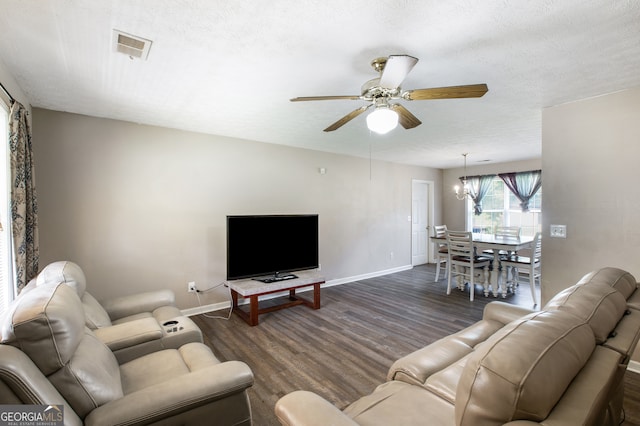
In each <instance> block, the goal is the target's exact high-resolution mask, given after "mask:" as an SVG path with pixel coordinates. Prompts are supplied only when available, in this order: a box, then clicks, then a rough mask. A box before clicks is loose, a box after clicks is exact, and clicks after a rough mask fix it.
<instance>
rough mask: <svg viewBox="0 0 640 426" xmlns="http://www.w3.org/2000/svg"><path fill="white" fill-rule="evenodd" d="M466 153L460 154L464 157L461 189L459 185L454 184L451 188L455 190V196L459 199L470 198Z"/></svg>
mask: <svg viewBox="0 0 640 426" xmlns="http://www.w3.org/2000/svg"><path fill="white" fill-rule="evenodd" d="M467 154H468V153H464V154H462V156H463V157H464V177H463V178H462V190H460V189H461V188H460V186H459V185H456V186H454V187H453V189H454V190H455V191H456V198H457V199H458V200H460V201H462V200H464V199H467V198H471V192H470V191H469V183H468V182H467Z"/></svg>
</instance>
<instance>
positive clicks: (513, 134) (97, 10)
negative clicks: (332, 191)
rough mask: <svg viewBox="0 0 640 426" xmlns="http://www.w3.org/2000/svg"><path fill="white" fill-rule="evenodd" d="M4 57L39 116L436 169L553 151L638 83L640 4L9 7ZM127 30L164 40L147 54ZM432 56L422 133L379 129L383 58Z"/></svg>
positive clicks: (496, 0)
mask: <svg viewBox="0 0 640 426" xmlns="http://www.w3.org/2000/svg"><path fill="white" fill-rule="evenodd" d="M0 28H2V32H3V35H2V37H0V60H1V61H2V62H3V63H4V65H5V68H6V69H7V71H8V72H9V73H10V74H11V75H12V76H13V77H14V78H15V80H16V81H17V83H18V84H19V85H20V87H21V88H22V89H23V92H24V93H25V94H26V96H27V97H28V99H29V102H30V103H31V105H32V106H34V107H41V108H48V109H53V110H60V111H69V112H74V113H80V114H86V115H91V116H98V117H109V118H114V119H122V120H127V121H132V122H138V123H145V124H151V125H159V126H165V127H171V128H179V129H184V130H191V131H197V132H204V133H210V134H217V135H224V136H231V137H237V138H243V139H250V140H256V141H263V142H268V143H276V144H285V145H291V146H297V147H304V148H310V149H315V150H320V151H329V152H336V153H342V154H348V155H355V156H361V157H367V158H368V157H369V156H371V157H372V158H374V159H383V160H388V161H394V162H401V163H409V164H416V165H424V166H430V167H437V168H450V167H460V166H461V163H462V157H461V154H462V153H464V152H468V153H469V165H473V164H474V162H476V161H483V160H490V161H492V162H503V161H511V160H520V159H530V158H539V157H540V155H541V110H542V109H543V108H545V107H548V106H553V105H558V104H562V103H566V102H570V101H574V100H578V99H584V98H588V97H593V96H598V95H602V94H605V93H611V92H614V91H618V90H622V89H625V88H630V87H634V86H640V1H636V0H590V1H584V0H556V1H554V0H536V1H530V0H521V1H515V0H514V1H508V0H483V1H476V0H447V1H444V0H439V1H436V0H419V1H411V0H226V1H225V0H215V1H214V0H135V1H134V0H108V1H107V0H101V1H98V0H49V1H41V0H0ZM114 29H118V30H121V31H124V32H127V33H130V34H134V35H137V36H140V37H143V38H147V39H151V40H152V41H153V44H152V47H151V51H150V54H149V57H148V60H147V61H138V60H130V59H129V58H128V57H127V56H126V55H123V54H120V53H116V52H115V51H114V48H113V30H114ZM390 54H408V55H412V56H415V57H417V58H419V59H420V61H419V62H418V64H417V65H416V66H415V68H414V69H413V71H412V72H411V73H410V74H409V76H408V77H407V79H406V80H405V82H404V84H403V89H405V90H408V89H418V88H428V87H439V86H452V85H465V84H475V83H486V84H487V85H488V86H489V92H488V93H487V94H486V95H485V96H484V97H482V98H475V99H455V100H454V99H448V100H430V101H404V102H403V105H404V106H405V107H407V108H408V109H409V110H410V111H411V112H412V113H413V114H414V115H415V116H416V117H418V118H419V119H420V120H421V121H422V123H423V124H422V125H421V126H419V127H417V128H415V129H411V130H405V129H403V128H402V127H400V126H399V127H398V128H397V129H395V130H393V131H392V132H390V133H389V134H387V135H384V136H380V135H375V134H370V133H369V131H368V130H367V128H366V123H365V114H363V115H361V116H359V117H357V118H355V119H354V120H352V121H351V122H349V123H347V124H346V125H344V126H343V127H342V128H340V129H338V130H336V131H334V132H329V133H325V132H323V131H322V130H323V129H324V128H325V127H327V126H328V125H330V124H332V123H333V122H335V121H336V120H338V119H339V118H340V117H342V116H344V115H345V114H347V113H349V112H351V111H352V110H354V109H356V108H358V107H360V106H362V105H364V103H363V102H362V101H352V100H340V101H319V102H297V103H292V102H289V99H290V98H293V97H296V96H314V95H359V94H360V86H361V85H362V84H363V83H364V82H365V81H367V80H369V79H371V78H374V77H377V74H376V73H375V71H374V70H373V69H372V68H371V67H370V65H369V63H370V62H371V60H373V59H374V58H376V57H379V56H388V55H390Z"/></svg>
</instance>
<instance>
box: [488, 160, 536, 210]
mask: <svg viewBox="0 0 640 426" xmlns="http://www.w3.org/2000/svg"><path fill="white" fill-rule="evenodd" d="M498 176H500V179H502V181H503V182H504V184H505V185H507V188H509V189H510V190H511V192H513V195H515V196H516V197H517V198H518V200H520V207H521V208H522V211H523V212H528V211H529V201H530V200H531V198H533V196H534V195H536V192H538V190H539V189H540V188H541V187H542V170H532V171H528V172H517V173H499V174H498Z"/></svg>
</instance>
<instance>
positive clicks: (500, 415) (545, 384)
mask: <svg viewBox="0 0 640 426" xmlns="http://www.w3.org/2000/svg"><path fill="white" fill-rule="evenodd" d="M594 348H595V338H594V336H593V331H592V330H591V327H590V326H589V325H588V324H586V323H585V322H584V321H583V320H582V319H580V318H578V317H576V316H574V315H572V314H570V313H568V312H564V311H551V312H538V313H534V314H531V315H527V316H525V317H524V318H522V319H521V320H517V321H514V322H512V323H510V324H508V325H507V326H505V327H504V328H503V329H502V330H500V331H499V332H497V333H496V334H494V335H493V336H492V337H491V338H489V339H488V340H487V341H486V342H485V343H484V344H483V345H480V346H479V347H478V348H477V349H476V351H475V352H474V353H473V354H472V355H471V356H470V357H469V358H468V360H467V363H466V365H465V367H464V370H463V373H462V375H461V377H460V382H459V384H458V388H457V392H456V401H455V413H456V414H455V415H456V424H458V425H473V426H478V425H494V424H503V423H506V422H509V421H513V420H530V421H542V420H544V419H545V418H546V417H547V416H548V415H549V413H550V412H551V410H552V409H553V407H554V406H555V405H556V403H557V402H558V400H559V399H560V397H561V396H562V394H563V393H564V392H565V390H566V389H567V388H568V386H569V384H570V383H571V381H572V380H573V378H574V377H575V376H576V374H577V373H578V372H579V371H580V370H581V369H582V367H583V366H584V365H585V363H586V362H587V360H588V359H589V357H590V355H591V353H592V352H593V350H594Z"/></svg>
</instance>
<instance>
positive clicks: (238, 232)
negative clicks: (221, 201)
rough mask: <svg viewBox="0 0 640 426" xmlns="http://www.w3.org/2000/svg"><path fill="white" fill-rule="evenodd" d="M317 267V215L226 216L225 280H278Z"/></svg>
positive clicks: (292, 276)
mask: <svg viewBox="0 0 640 426" xmlns="http://www.w3.org/2000/svg"><path fill="white" fill-rule="evenodd" d="M318 266H319V262H318V215H317V214H299V215H253V216H227V280H237V279H241V278H255V279H260V280H261V281H264V282H273V281H280V280H282V279H290V278H296V276H295V275H293V274H291V272H292V271H301V270H304V269H314V268H318Z"/></svg>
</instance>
